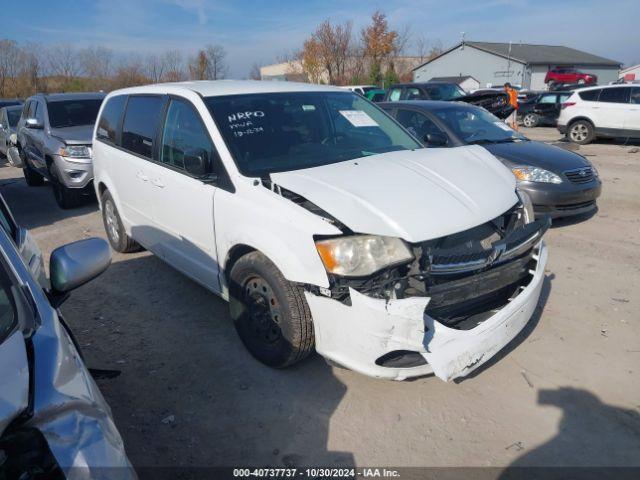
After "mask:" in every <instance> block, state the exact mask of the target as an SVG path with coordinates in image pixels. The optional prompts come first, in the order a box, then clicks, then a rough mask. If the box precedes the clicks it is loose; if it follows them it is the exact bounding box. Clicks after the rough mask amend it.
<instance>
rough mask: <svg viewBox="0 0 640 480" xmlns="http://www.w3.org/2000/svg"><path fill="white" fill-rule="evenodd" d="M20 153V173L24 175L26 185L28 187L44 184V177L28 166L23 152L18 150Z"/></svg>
mask: <svg viewBox="0 0 640 480" xmlns="http://www.w3.org/2000/svg"><path fill="white" fill-rule="evenodd" d="M20 155H22V157H23V158H22V163H23V165H24V167H22V174H23V175H24V179H25V180H26V182H27V185H29V186H30V187H41V186H42V185H44V177H43V176H42V175H40V174H39V173H38V172H36V171H35V170H34V169H33V168H31V167H30V166H29V164H28V163H27V161H26V159H25V158H24V153H22V152H20Z"/></svg>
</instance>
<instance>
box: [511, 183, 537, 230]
mask: <svg viewBox="0 0 640 480" xmlns="http://www.w3.org/2000/svg"><path fill="white" fill-rule="evenodd" d="M516 194H517V195H518V198H519V199H520V203H522V206H523V209H524V216H525V223H531V222H533V221H534V220H535V213H534V211H533V202H532V201H531V197H530V196H529V194H528V193H527V192H525V191H523V190H518V189H516Z"/></svg>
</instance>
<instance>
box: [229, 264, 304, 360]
mask: <svg viewBox="0 0 640 480" xmlns="http://www.w3.org/2000/svg"><path fill="white" fill-rule="evenodd" d="M229 284H230V285H229V291H230V297H231V298H230V301H229V306H230V309H231V317H232V318H233V321H234V324H235V327H236V331H237V332H238V335H239V336H240V339H241V340H242V343H244V345H245V347H246V348H247V350H249V352H250V353H251V355H253V356H254V357H255V358H257V359H258V360H260V361H261V362H262V363H264V364H265V365H269V366H271V367H275V368H284V367H288V366H289V365H293V364H294V363H297V362H299V361H301V360H303V359H304V358H306V357H307V356H308V355H309V354H310V353H311V351H312V350H313V347H314V334H313V322H312V320H311V312H310V311H309V305H308V304H307V301H306V299H305V298H304V292H303V290H302V288H300V287H298V286H296V285H294V284H292V283H291V282H289V281H288V280H286V279H285V278H284V276H283V275H282V273H281V272H280V270H278V268H277V267H276V266H275V265H274V264H273V262H271V260H269V259H268V258H267V257H265V256H264V255H262V254H261V253H260V252H251V253H248V254H247V255H245V256H243V257H241V258H240V259H239V260H238V261H237V262H236V263H235V264H234V265H233V268H232V269H231V272H230V273H229Z"/></svg>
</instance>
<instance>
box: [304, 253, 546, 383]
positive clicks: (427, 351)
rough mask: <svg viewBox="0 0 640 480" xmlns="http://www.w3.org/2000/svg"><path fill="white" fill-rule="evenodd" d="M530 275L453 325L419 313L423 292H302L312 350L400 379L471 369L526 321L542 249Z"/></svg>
mask: <svg viewBox="0 0 640 480" xmlns="http://www.w3.org/2000/svg"><path fill="white" fill-rule="evenodd" d="M532 259H533V261H534V263H533V266H532V268H531V270H530V271H529V273H530V278H529V280H528V283H526V285H523V286H522V287H521V289H520V291H519V292H518V294H517V295H516V296H515V297H514V298H512V299H511V300H510V301H509V302H508V303H506V304H505V305H504V306H502V307H501V308H499V309H496V311H495V312H494V313H492V315H491V316H489V317H488V318H486V319H484V320H483V321H482V322H480V323H479V324H478V325H477V326H475V327H474V328H471V329H467V330H460V329H455V328H451V327H448V326H446V325H445V324H444V323H441V322H440V321H438V320H435V319H434V318H432V317H430V316H429V315H427V314H426V313H425V310H426V309H427V306H428V304H429V302H430V300H431V299H430V298H429V297H411V298H404V299H392V300H385V299H378V298H372V297H370V296H367V295H364V294H361V293H359V292H357V291H356V290H354V289H353V288H350V289H349V294H350V298H351V305H348V304H345V303H343V302H339V301H336V300H334V299H330V298H326V297H322V296H319V295H315V294H313V293H311V292H308V291H307V292H305V295H306V299H307V302H308V304H309V307H310V309H311V314H312V316H313V321H314V330H315V335H316V350H317V351H318V353H320V354H321V355H323V356H324V357H326V358H327V359H329V360H331V361H333V362H335V363H337V364H340V365H342V366H344V367H347V368H349V369H351V370H355V371H357V372H360V373H362V374H365V375H370V376H373V377H379V378H388V379H395V380H403V379H406V378H410V377H416V376H422V375H425V374H429V373H434V374H435V375H436V376H438V377H439V378H441V379H442V380H445V381H448V380H452V379H455V378H458V377H463V376H466V375H468V374H469V373H471V372H472V371H473V370H475V369H476V368H478V367H479V366H480V365H482V364H483V363H485V362H487V361H488V360H489V359H490V358H491V357H493V356H494V355H495V354H496V353H497V352H498V351H500V350H501V349H502V348H503V347H504V346H505V345H507V344H508V343H509V342H510V341H511V340H512V339H513V338H514V337H515V336H516V335H517V334H518V333H519V332H520V331H521V330H522V329H523V328H524V326H525V325H526V324H527V322H528V321H529V319H530V318H531V316H532V314H533V312H534V310H535V308H536V306H537V303H538V298H539V297H540V291H541V289H542V284H543V280H544V268H545V265H546V262H547V249H546V246H545V244H544V242H542V241H541V242H539V243H538V244H537V245H536V247H535V248H534V250H533V255H532Z"/></svg>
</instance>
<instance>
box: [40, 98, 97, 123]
mask: <svg viewBox="0 0 640 480" xmlns="http://www.w3.org/2000/svg"><path fill="white" fill-rule="evenodd" d="M100 105H102V99H95V100H59V101H55V102H47V110H48V111H49V125H50V126H51V128H65V127H79V126H82V125H93V124H95V123H96V118H97V116H98V110H100ZM38 110H40V108H38Z"/></svg>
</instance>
